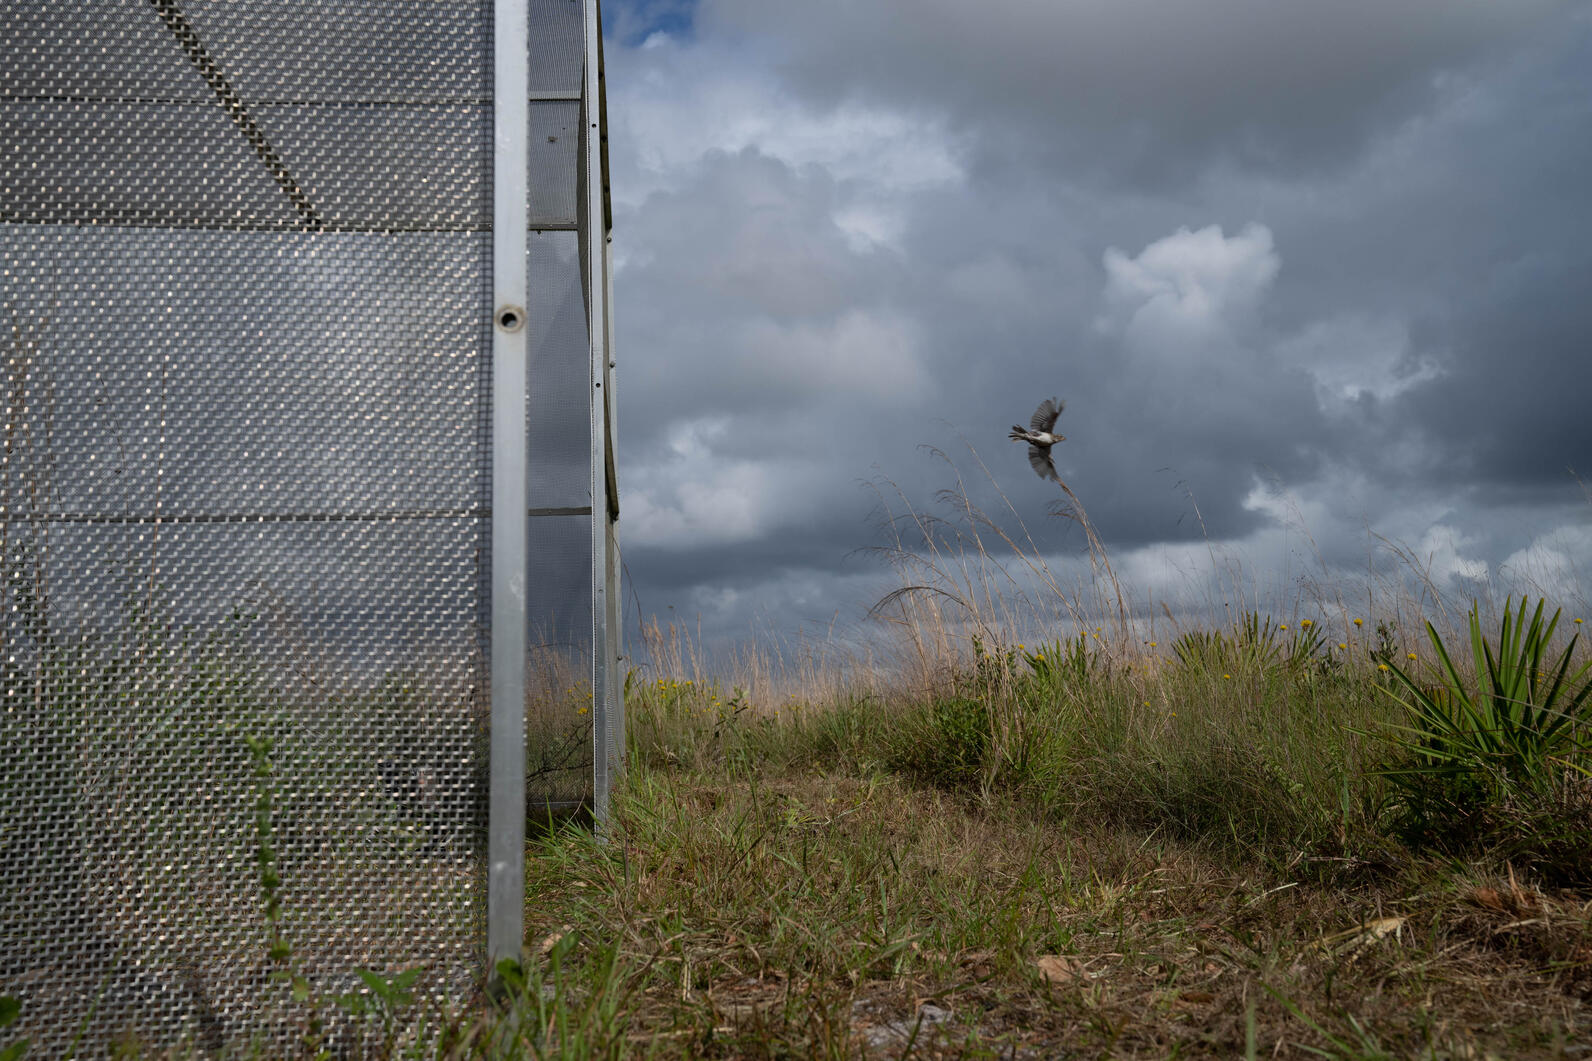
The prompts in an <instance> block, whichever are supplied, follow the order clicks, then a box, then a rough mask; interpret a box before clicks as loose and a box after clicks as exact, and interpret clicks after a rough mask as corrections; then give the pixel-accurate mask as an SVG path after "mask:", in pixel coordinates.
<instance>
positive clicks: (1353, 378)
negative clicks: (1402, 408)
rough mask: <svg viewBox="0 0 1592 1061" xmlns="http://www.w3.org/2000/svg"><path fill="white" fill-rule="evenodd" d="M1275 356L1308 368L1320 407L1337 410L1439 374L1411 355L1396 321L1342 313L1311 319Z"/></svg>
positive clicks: (1385, 396)
mask: <svg viewBox="0 0 1592 1061" xmlns="http://www.w3.org/2000/svg"><path fill="white" fill-rule="evenodd" d="M1278 352H1279V356H1281V358H1282V359H1283V360H1284V361H1285V362H1287V363H1289V364H1293V365H1295V366H1297V367H1298V368H1300V369H1302V370H1303V371H1304V372H1306V373H1308V374H1309V376H1310V378H1311V379H1312V380H1313V381H1314V382H1315V386H1316V400H1317V401H1318V402H1320V404H1321V408H1322V410H1323V411H1324V412H1340V411H1343V410H1344V409H1345V407H1346V406H1347V405H1348V403H1351V402H1354V401H1357V400H1359V399H1360V398H1361V397H1363V396H1369V397H1373V398H1377V399H1380V400H1383V401H1386V400H1387V399H1389V398H1395V397H1397V396H1398V395H1400V394H1403V393H1404V392H1405V391H1407V390H1411V389H1413V388H1415V387H1418V386H1420V385H1421V384H1423V383H1426V382H1429V381H1430V380H1434V379H1436V378H1438V377H1439V376H1440V375H1442V370H1441V368H1440V367H1439V366H1438V364H1437V362H1436V361H1435V360H1434V359H1432V358H1430V357H1417V356H1416V355H1415V353H1414V352H1413V351H1412V350H1411V348H1410V335H1409V329H1408V327H1406V325H1405V324H1404V323H1403V322H1402V321H1397V320H1387V319H1374V318H1371V317H1367V316H1365V315H1362V314H1346V315H1343V316H1339V317H1334V318H1332V319H1330V320H1324V321H1317V322H1315V323H1313V324H1311V325H1309V326H1308V327H1306V328H1305V329H1304V330H1303V331H1301V332H1299V333H1298V334H1296V335H1294V336H1292V337H1291V338H1289V339H1287V340H1285V341H1284V342H1283V343H1282V345H1281V347H1280V349H1279V351H1278Z"/></svg>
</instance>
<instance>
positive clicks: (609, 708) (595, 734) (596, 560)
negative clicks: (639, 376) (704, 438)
mask: <svg viewBox="0 0 1592 1061" xmlns="http://www.w3.org/2000/svg"><path fill="white" fill-rule="evenodd" d="M585 20H586V25H585V34H584V36H585V45H586V61H585V77H584V79H583V81H582V84H581V102H582V107H581V119H582V123H583V124H582V127H581V138H580V139H581V145H582V147H583V149H584V153H583V155H582V158H581V163H582V165H581V170H582V172H581V177H582V179H583V180H584V181H585V184H584V187H583V188H582V189H581V192H582V195H581V196H580V198H581V200H582V202H581V206H582V217H581V218H580V226H579V228H580V238H581V239H582V240H583V241H584V243H583V245H582V246H581V264H582V266H583V267H584V268H585V270H586V275H585V276H584V277H582V280H583V281H584V285H583V286H584V287H585V288H586V291H587V300H586V323H587V330H586V334H587V341H588V344H589V353H590V355H591V376H590V379H591V387H590V399H591V401H590V405H591V558H592V570H591V588H592V602H591V624H592V637H591V656H592V659H591V667H592V675H591V692H592V812H593V815H594V817H595V818H596V820H597V824H598V827H599V828H601V827H602V826H603V825H604V824H606V822H607V821H608V812H609V795H610V792H611V788H612V785H613V776H612V769H613V764H614V761H615V759H616V758H617V753H616V748H615V746H614V736H615V734H614V727H615V723H616V722H618V719H617V718H616V717H615V716H616V714H617V712H616V711H615V710H614V693H615V690H614V687H613V686H614V681H613V677H614V665H613V661H612V659H611V658H610V657H611V655H612V652H613V650H612V648H611V642H610V640H609V630H608V620H609V609H608V570H609V565H610V560H609V535H608V440H609V437H610V431H609V426H608V410H607V407H608V405H609V399H608V396H607V395H605V393H604V388H605V386H606V380H607V378H608V339H607V335H608V314H607V311H606V309H605V302H606V295H607V292H608V285H607V284H606V283H605V282H604V279H605V278H604V273H605V263H606V262H607V260H608V247H607V242H608V225H607V211H606V210H605V209H604V206H605V202H604V200H605V196H604V195H603V165H602V129H601V123H602V109H603V95H602V79H601V76H600V73H601V65H600V62H599V58H598V56H599V49H600V47H601V44H602V18H601V14H600V12H599V10H598V0H586V2H585Z"/></svg>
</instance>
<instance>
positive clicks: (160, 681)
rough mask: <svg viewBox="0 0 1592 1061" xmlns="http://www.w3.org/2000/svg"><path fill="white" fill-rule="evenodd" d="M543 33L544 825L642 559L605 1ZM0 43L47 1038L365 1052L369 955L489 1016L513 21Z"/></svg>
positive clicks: (3, 298) (211, 1050)
mask: <svg viewBox="0 0 1592 1061" xmlns="http://www.w3.org/2000/svg"><path fill="white" fill-rule="evenodd" d="M530 8H531V19H530V21H531V26H532V33H533V37H532V69H533V71H536V73H535V75H534V76H533V95H534V94H535V93H537V92H540V93H542V94H543V95H545V96H547V97H549V98H548V99H547V100H545V101H542V102H537V103H533V106H532V117H531V131H530V136H529V143H530V145H531V148H530V151H529V155H530V158H529V165H530V173H531V189H532V190H531V195H530V199H531V202H530V208H531V215H532V227H533V228H536V229H539V230H542V231H538V232H536V233H534V234H533V235H532V236H531V237H530V239H531V247H530V255H529V263H528V264H529V274H530V287H531V290H530V291H529V292H528V295H527V299H526V303H525V304H526V306H527V308H528V309H529V310H530V324H529V329H530V332H531V335H530V337H529V338H530V365H531V373H532V386H531V390H530V393H529V395H528V400H527V405H526V415H527V418H528V420H527V422H528V427H529V439H530V454H529V464H528V467H529V468H530V482H529V484H528V486H529V491H530V497H531V501H530V504H531V506H532V511H531V513H530V514H529V516H528V518H529V520H530V525H531V534H530V538H531V555H530V557H529V561H530V567H529V571H530V580H529V582H528V586H529V593H528V594H527V596H528V608H529V616H528V618H529V625H530V629H531V645H530V646H529V648H530V656H529V671H528V675H527V696H526V711H527V717H528V719H529V723H530V724H529V725H528V728H527V739H528V741H529V749H528V751H529V755H528V765H527V769H528V771H529V774H530V779H531V782H532V783H531V784H530V785H528V802H530V803H536V802H537V801H538V800H539V801H540V803H541V804H543V805H547V806H552V805H554V804H557V805H560V806H573V805H579V804H583V803H589V802H590V801H591V799H592V797H593V787H592V786H593V782H592V764H593V760H592V746H593V728H592V727H593V717H594V715H595V714H596V713H597V712H596V710H595V707H594V705H593V701H592V699H591V698H592V696H593V682H592V678H591V675H592V673H593V666H594V663H593V659H594V653H593V608H592V592H593V589H592V587H593V575H592V571H593V565H594V562H596V564H597V566H598V567H599V568H601V567H602V565H603V564H604V563H607V562H608V561H607V559H606V558H605V557H598V558H595V560H594V556H593V544H592V543H593V540H594V535H593V534H592V532H591V528H592V521H593V518H594V517H593V515H592V495H591V489H590V482H591V474H590V469H591V460H592V457H591V454H592V439H591V430H590V427H589V419H588V417H589V412H590V408H591V399H590V355H589V342H590V335H589V332H588V323H587V322H588V313H590V312H592V310H591V308H590V305H589V304H587V303H583V300H582V294H581V292H582V287H581V272H580V269H581V265H580V255H579V254H578V253H577V249H576V246H575V240H576V239H577V234H578V232H579V231H580V229H581V228H582V225H581V224H580V221H581V219H580V217H578V216H577V215H578V214H579V213H580V204H579V203H578V201H577V200H578V196H577V191H576V181H577V173H578V169H579V165H578V159H577V154H578V153H579V152H580V151H581V150H583V149H584V147H585V144H586V141H585V139H584V138H583V136H582V133H583V129H582V128H581V114H582V113H583V112H582V109H581V105H580V103H579V98H580V92H581V90H582V77H583V73H582V72H583V69H584V62H583V54H584V49H586V48H587V47H588V44H586V43H584V41H586V40H587V37H586V36H583V29H582V27H583V19H584V12H583V9H582V5H581V4H580V3H577V2H572V0H534V2H532V3H531V5H530ZM0 28H3V29H4V31H5V34H6V40H5V43H4V44H3V46H0V47H3V48H4V55H5V62H4V63H3V64H0V333H3V340H0V356H3V360H4V365H5V372H4V374H3V375H0V387H3V388H4V390H5V405H6V414H7V415H6V420H5V424H4V437H3V439H0V445H3V452H0V509H3V512H0V515H3V519H0V667H3V677H4V689H3V696H4V699H3V704H0V727H3V734H0V994H4V995H10V996H13V997H15V998H17V999H18V1000H19V1001H20V1002H21V1005H22V1018H21V1022H20V1024H19V1025H18V1026H17V1027H16V1028H12V1029H8V1032H15V1031H17V1029H18V1028H20V1030H21V1034H22V1035H25V1036H27V1037H28V1038H30V1040H31V1042H32V1051H33V1053H31V1054H30V1056H57V1055H59V1054H62V1053H64V1052H65V1051H66V1050H67V1048H68V1047H69V1046H70V1045H71V1044H72V1043H73V1042H74V1041H76V1042H77V1043H78V1045H77V1052H78V1054H79V1055H80V1056H85V1055H95V1054H100V1053H104V1052H106V1051H108V1050H109V1049H111V1046H112V1044H114V1043H116V1042H118V1041H120V1040H122V1039H124V1038H128V1037H131V1038H133V1039H135V1040H138V1041H140V1042H142V1043H145V1044H148V1045H151V1046H154V1047H157V1048H165V1047H169V1046H173V1045H181V1044H186V1045H187V1047H189V1048H191V1049H193V1050H194V1051H196V1052H198V1053H200V1054H211V1055H214V1054H218V1053H221V1052H223V1051H240V1052H241V1051H247V1050H248V1049H250V1048H252V1047H260V1048H263V1049H265V1050H266V1052H267V1053H270V1052H271V1051H273V1050H275V1049H277V1048H278V1047H279V1045H280V1044H282V1043H302V1042H303V1041H304V1038H303V1037H304V1035H305V1032H306V1029H307V1028H308V1027H309V1024H310V1020H311V1017H312V1016H318V1018H319V1019H320V1020H322V1021H325V1022H327V1023H326V1028H325V1030H324V1032H323V1035H324V1036H325V1038H326V1040H327V1042H328V1043H329V1044H330V1045H331V1046H332V1047H333V1048H334V1049H335V1048H336V1044H337V1043H338V1042H340V1041H341V1042H345V1043H346V1042H352V1041H353V1039H354V1038H356V1037H357V1036H359V1035H360V1034H361V1031H360V1029H359V1027H358V1026H357V1024H356V1023H355V1022H354V1021H353V1019H352V1018H347V1017H345V1016H344V1015H343V1011H342V1010H340V1009H339V1008H338V1007H336V1006H334V1005H331V1000H332V999H334V998H335V997H336V996H337V995H339V994H343V993H347V992H357V991H359V990H361V989H362V981H361V980H360V978H359V977H358V975H357V970H361V969H364V970H370V971H375V972H378V973H382V974H385V975H391V974H393V973H396V972H398V971H399V970H408V969H419V970H420V971H421V972H420V979H419V981H418V982H417V983H416V984H415V991H416V994H417V996H419V997H420V998H422V999H428V1000H431V1001H433V1002H437V1003H440V1004H443V1005H449V1006H451V1005H461V1004H463V1003H464V1002H465V1001H466V1000H467V999H469V998H470V997H471V994H472V992H473V991H474V990H475V989H476V986H477V984H478V981H479V976H480V974H481V972H482V958H483V955H484V942H483V932H484V919H485V906H484V904H485V889H484V872H485V871H484V866H483V858H484V833H485V827H486V815H487V804H486V794H487V788H488V786H487V762H488V758H487V739H488V738H487V734H488V721H487V720H488V711H489V706H490V705H489V704H488V688H489V683H488V680H487V677H486V674H487V653H488V652H489V651H490V629H489V619H490V615H491V610H490V605H491V592H492V584H491V580H490V579H491V570H492V567H491V565H492V557H491V536H490V533H489V531H490V516H491V500H492V498H491V466H492V458H493V454H492V452H491V444H492V436H491V416H492V390H491V383H492V367H491V349H492V346H491V329H492V276H491V272H492V232H491V221H492V201H491V196H492V185H493V179H492V151H493V141H492V114H493V106H492V98H491V93H492V85H493V40H492V37H493V5H492V3H491V0H475V2H466V3H454V4H440V3H436V2H435V0H251V2H250V3H247V4H239V3H235V2H222V0H182V2H180V3H179V2H178V0H142V2H137V3H134V2H129V0H0ZM599 619H601V615H599ZM533 813H534V811H533ZM295 978H296V980H297V981H298V983H299V985H300V987H301V989H307V990H308V992H309V994H310V996H311V998H312V1004H311V1005H313V1003H314V1001H317V1000H318V1002H319V1004H320V1007H319V1011H318V1013H314V1014H312V1013H311V1005H307V1004H306V1003H305V1002H304V1001H302V999H299V1000H296V999H295V998H294V996H293V991H292V988H291V983H292V981H293V980H294V979H295ZM301 993H302V991H301ZM353 1008H356V1009H357V1007H353ZM339 1020H342V1021H343V1023H342V1024H339V1023H338V1022H339ZM273 1044H275V1045H273Z"/></svg>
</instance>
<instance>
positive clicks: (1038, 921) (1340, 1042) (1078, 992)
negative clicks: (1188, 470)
mask: <svg viewBox="0 0 1592 1061" xmlns="http://www.w3.org/2000/svg"><path fill="white" fill-rule="evenodd" d="M1517 608H1518V605H1517ZM1551 616H1552V609H1551V608H1549V609H1546V610H1545V611H1544V613H1543V614H1542V616H1541V617H1540V623H1539V624H1538V625H1536V626H1535V627H1533V625H1532V620H1533V618H1536V617H1537V614H1536V605H1535V603H1533V604H1532V605H1531V606H1530V607H1529V608H1527V609H1526V610H1525V612H1524V614H1523V619H1524V625H1525V627H1526V629H1525V631H1524V632H1522V631H1521V629H1520V627H1521V620H1522V614H1521V613H1520V612H1519V611H1518V610H1517V611H1514V612H1511V622H1510V628H1509V630H1507V631H1505V630H1503V629H1502V628H1501V625H1500V626H1499V627H1496V628H1493V627H1488V626H1485V625H1480V624H1478V627H1477V631H1478V644H1481V645H1484V646H1487V648H1485V649H1484V650H1483V656H1482V659H1481V667H1482V670H1483V673H1482V676H1481V677H1478V676H1477V674H1476V673H1475V661H1474V659H1473V658H1472V654H1471V648H1472V646H1471V644H1470V642H1469V639H1468V636H1462V637H1460V638H1457V639H1456V638H1455V636H1454V634H1453V631H1449V632H1448V633H1447V634H1444V633H1442V632H1439V633H1438V635H1437V640H1435V641H1434V640H1433V639H1432V638H1431V637H1430V636H1429V635H1428V634H1427V633H1426V632H1425V631H1421V632H1420V634H1419V636H1413V635H1412V636H1407V637H1406V636H1401V635H1402V632H1395V631H1393V630H1391V629H1390V628H1389V627H1388V626H1387V625H1386V624H1385V623H1384V624H1383V627H1382V632H1381V633H1380V634H1378V632H1377V630H1376V629H1375V626H1374V625H1373V624H1369V623H1367V622H1365V621H1364V618H1363V617H1361V622H1359V623H1356V622H1354V617H1351V618H1350V619H1349V621H1348V622H1347V623H1346V624H1343V625H1333V624H1331V623H1330V621H1329V620H1328V619H1326V618H1321V619H1315V620H1311V619H1304V620H1296V621H1295V622H1293V623H1268V622H1267V620H1266V619H1265V618H1264V617H1261V616H1247V617H1245V618H1244V619H1242V620H1240V621H1239V622H1237V623H1235V624H1234V625H1233V626H1232V627H1230V628H1226V629H1221V628H1217V629H1209V628H1207V629H1199V628H1191V629H1189V630H1186V631H1184V632H1183V633H1181V634H1179V635H1177V636H1175V637H1173V638H1172V639H1171V643H1170V644H1167V645H1160V644H1157V645H1155V646H1153V647H1152V646H1151V645H1149V644H1147V643H1140V644H1136V645H1134V646H1133V647H1132V648H1131V649H1129V650H1124V649H1123V648H1122V646H1113V645H1111V644H1110V643H1109V642H1108V641H1107V640H1106V639H1105V638H1104V636H1102V635H1099V634H1097V633H1096V631H1094V630H1085V631H1082V632H1079V633H1076V634H1074V635H1073V636H1072V637H1071V638H1070V639H1067V640H1062V641H1051V642H1046V643H1040V644H1029V643H1026V642H1024V643H1021V644H1019V643H1011V644H1004V645H1001V644H995V643H990V642H985V641H983V640H978V641H975V642H974V643H973V645H972V647H971V652H970V656H969V658H968V659H967V660H966V662H965V664H964V665H963V666H961V667H960V668H956V669H953V670H951V671H950V672H948V673H946V674H945V675H943V680H942V681H941V682H940V683H938V684H937V685H936V686H934V687H933V688H930V689H926V690H925V689H918V690H916V691H906V690H903V691H899V692H897V693H895V694H892V693H891V692H890V691H889V690H867V691H862V690H854V691H849V692H848V691H843V690H839V689H837V690H835V691H834V692H833V693H832V694H831V695H830V696H829V697H827V698H825V699H822V700H805V699H802V698H798V697H790V696H787V697H786V698H784V699H782V700H778V699H776V700H766V701H758V700H754V699H752V698H750V697H749V696H748V695H747V694H746V693H744V692H741V691H739V690H737V689H735V688H732V687H729V688H727V687H726V686H724V685H723V684H721V683H718V682H715V681H714V680H712V679H711V678H708V679H704V678H701V677H687V676H684V675H683V674H682V675H659V676H657V677H654V678H652V679H650V680H641V679H636V680H633V681H632V683H631V686H630V688H629V690H628V695H627V703H628V707H629V712H630V716H629V724H630V741H631V758H630V773H629V776H628V778H627V781H626V783H625V786H624V789H623V791H622V793H621V794H620V796H619V798H618V799H616V801H615V805H616V808H617V810H616V815H615V820H614V822H613V825H612V829H611V831H610V834H609V838H608V841H607V842H602V841H597V840H594V839H593V838H592V837H591V836H589V835H587V834H584V833H580V832H574V831H566V832H561V833H558V834H556V835H553V836H551V837H548V838H546V839H544V840H542V841H541V842H539V843H538V844H536V845H535V846H534V847H533V850H532V852H531V856H530V860H529V874H528V879H529V886H528V887H529V894H528V897H527V898H528V905H527V910H528V918H529V922H530V926H531V928H530V932H529V934H528V937H527V938H528V947H529V948H530V951H531V954H532V955H533V957H529V958H528V959H527V961H528V965H527V968H528V969H529V970H531V971H532V973H533V974H534V975H535V976H537V977H540V978H542V982H546V983H551V984H553V985H555V986H556V991H553V992H549V993H548V995H549V997H551V999H552V1000H553V1001H551V1002H546V1001H544V1002H543V1004H542V1005H541V1007H540V1008H539V1010H538V1020H537V1022H535V1023H534V1024H533V1025H532V1029H533V1032H532V1033H531V1034H529V1035H528V1036H527V1040H526V1043H527V1046H526V1049H528V1050H530V1049H533V1047H532V1046H531V1045H529V1044H530V1043H532V1042H534V1044H535V1045H534V1050H535V1052H537V1053H539V1054H542V1055H545V1056H564V1057H575V1056H613V1057H625V1056H637V1055H650V1056H658V1057H776V1056H795V1057H837V1058H839V1057H906V1056H921V1057H1058V1056H1091V1057H1099V1056H1106V1057H1262V1056H1264V1057H1319V1056H1327V1057H1344V1058H1351V1057H1352V1058H1361V1057H1364V1058H1373V1057H1432V1058H1484V1057H1500V1058H1506V1057H1510V1058H1512V1057H1578V1056H1585V1053H1586V1051H1587V1049H1588V1046H1589V1044H1592V1007H1589V1005H1588V1003H1589V1002H1592V903H1589V901H1588V900H1589V899H1592V777H1589V776H1588V774H1587V773H1586V770H1587V769H1588V768H1589V767H1592V755H1589V752H1588V740H1587V736H1588V735H1587V732H1586V720H1587V716H1588V713H1589V711H1588V708H1589V704H1588V692H1587V689H1588V681H1589V675H1588V672H1587V654H1586V653H1585V651H1584V650H1583V648H1582V646H1581V644H1580V643H1579V642H1578V643H1576V644H1575V645H1574V647H1573V648H1572V647H1571V645H1570V642H1571V639H1572V638H1574V636H1575V633H1576V632H1578V631H1579V626H1578V625H1577V624H1575V623H1574V622H1573V620H1572V619H1571V618H1570V617H1561V618H1560V621H1559V624H1558V626H1557V627H1556V628H1555V629H1554V630H1553V631H1552V636H1551V637H1547V636H1545V635H1546V634H1547V631H1546V629H1545V628H1546V626H1547V625H1548V620H1549V619H1550V618H1551ZM1101 625H1102V627H1103V626H1104V625H1105V624H1101ZM1329 627H1330V628H1329ZM1533 632H1534V639H1533V636H1532V635H1533ZM1461 634H1462V635H1468V629H1462V630H1461ZM1500 641H1501V642H1502V646H1503V649H1504V650H1505V651H1509V650H1510V649H1511V647H1512V648H1513V651H1515V653H1516V658H1514V659H1510V658H1509V657H1508V656H1507V655H1505V656H1502V657H1500V655H1499V651H1500V648H1499V645H1500ZM1538 650H1540V651H1538ZM1444 651H1446V652H1447V653H1448V662H1449V663H1451V664H1452V666H1453V669H1452V671H1450V670H1449V669H1448V667H1447V666H1446V665H1445V663H1444V659H1443V655H1442V653H1443V652H1444ZM1488 651H1490V652H1491V655H1492V656H1493V663H1492V668H1491V670H1489V669H1488V662H1487V653H1488ZM1567 651H1568V655H1567V656H1566V655H1564V654H1565V653H1566V652H1567ZM1534 653H1535V654H1534ZM658 655H659V656H660V657H661V658H665V659H667V658H668V656H669V654H668V653H667V652H662V653H659V654H658ZM1412 655H1413V656H1414V657H1415V658H1413V659H1412V658H1410V657H1411V656H1412ZM1561 657H1562V658H1561ZM675 658H676V662H679V657H678V655H676V657H675ZM1522 658H1523V659H1524V660H1525V663H1526V666H1527V671H1526V672H1525V673H1522V672H1521V671H1520V668H1519V666H1518V665H1519V664H1520V663H1521V660H1522ZM1511 683H1512V684H1511ZM1555 683H1557V684H1555ZM527 997H530V996H527ZM536 997H538V998H540V997H542V996H536Z"/></svg>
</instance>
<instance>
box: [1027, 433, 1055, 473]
mask: <svg viewBox="0 0 1592 1061" xmlns="http://www.w3.org/2000/svg"><path fill="white" fill-rule="evenodd" d="M1052 423H1054V421H1052ZM1028 466H1029V467H1030V468H1032V469H1034V474H1035V475H1037V476H1039V477H1040V478H1041V479H1053V480H1055V481H1056V482H1058V483H1059V482H1061V476H1059V475H1057V474H1056V464H1055V462H1054V461H1052V460H1051V459H1050V447H1049V446H1034V445H1030V446H1029V447H1028Z"/></svg>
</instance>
